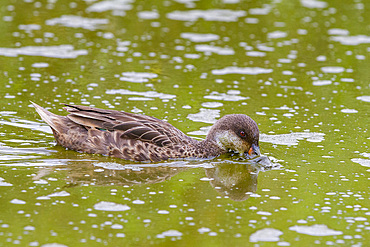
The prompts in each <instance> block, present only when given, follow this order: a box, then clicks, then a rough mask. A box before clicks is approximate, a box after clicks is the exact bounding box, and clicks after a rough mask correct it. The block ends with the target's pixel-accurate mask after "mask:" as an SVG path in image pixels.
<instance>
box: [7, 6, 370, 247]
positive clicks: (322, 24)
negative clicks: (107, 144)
mask: <svg viewBox="0 0 370 247" xmlns="http://www.w3.org/2000/svg"><path fill="white" fill-rule="evenodd" d="M369 9H370V8H369V3H368V2H367V1H364V0H344V1H321V0H320V1H319V0H296V1H284V0H273V1H239V0H217V1H216V0H215V1H193V0H176V1H172V0H171V1H170V0H165V1H149V2H148V1H134V0H106V1H97V0H85V1H70V0H63V1H57V0H48V1H46V0H40V1H35V0H23V1H22V0H19V1H18V0H2V1H1V3H0V13H1V15H0V17H1V20H0V26H1V30H2V35H1V36H0V64H1V67H0V83H1V87H0V88H1V89H0V92H1V98H2V100H1V101H0V124H1V125H0V153H1V156H0V205H1V210H0V246H45V247H46V246H58V247H62V246H148V245H161V246H225V245H230V246H254V245H255V246H271V245H272V246H298V245H299V246H313V245H317V246H322V245H339V246H341V245H343V246H366V245H367V244H368V243H369V242H370V176H369V175H370V151H369V150H370V149H369V142H370V133H369V131H368V127H369V126H370V125H369V122H370V117H369V110H370V70H369V68H370V62H369V52H370V45H369V44H370V36H369V33H370V22H369V15H370V13H369ZM30 101H34V102H35V103H37V104H40V105H41V106H44V107H47V108H48V109H49V110H50V111H52V112H54V113H57V114H65V112H64V111H63V110H62V107H61V105H60V103H63V102H64V103H73V104H82V105H88V106H95V107H99V108H104V109H115V110H123V111H127V112H134V113H139V114H145V115H151V116H155V117H157V118H159V119H164V120H166V121H168V122H169V123H171V124H173V125H174V126H175V127H177V128H179V129H180V130H182V131H183V132H185V133H187V134H188V135H190V136H192V137H194V138H197V139H203V138H205V135H206V133H207V131H208V129H209V127H210V126H211V125H212V124H213V123H214V122H215V121H216V120H217V119H219V118H220V117H221V116H223V115H225V114H232V113H243V114H247V115H249V116H250V117H252V118H253V119H254V120H255V121H256V122H257V123H258V126H259V129H260V132H261V140H260V141H261V143H260V147H261V152H262V155H263V157H264V159H270V160H271V163H272V165H270V166H265V165H264V163H263V162H262V164H261V163H253V162H251V161H243V160H240V159H238V158H237V157H235V156H234V157H231V156H227V155H226V156H222V157H218V158H216V159H213V160H208V161H181V160H180V161H169V162H164V163H156V164H148V163H145V164H139V163H130V162H127V161H123V160H119V159H114V158H109V157H104V156H100V155H91V154H82V153H77V152H74V151H70V150H65V149H64V148H62V147H60V146H56V144H55V141H54V138H53V135H52V134H51V131H50V129H49V127H48V126H47V125H46V123H44V122H42V121H41V119H40V117H39V116H38V115H37V113H36V112H35V110H34V109H33V107H32V106H31V104H30ZM266 157H268V158H266Z"/></svg>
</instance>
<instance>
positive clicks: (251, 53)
mask: <svg viewBox="0 0 370 247" xmlns="http://www.w3.org/2000/svg"><path fill="white" fill-rule="evenodd" d="M245 55H247V56H250V57H264V56H266V52H262V51H247V52H246V53H245Z"/></svg>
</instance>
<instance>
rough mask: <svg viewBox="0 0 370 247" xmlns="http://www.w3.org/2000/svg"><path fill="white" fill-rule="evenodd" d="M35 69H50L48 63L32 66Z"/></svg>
mask: <svg viewBox="0 0 370 247" xmlns="http://www.w3.org/2000/svg"><path fill="white" fill-rule="evenodd" d="M32 67H33V68H47V67H49V64H48V63H34V64H32Z"/></svg>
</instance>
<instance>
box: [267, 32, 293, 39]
mask: <svg viewBox="0 0 370 247" xmlns="http://www.w3.org/2000/svg"><path fill="white" fill-rule="evenodd" d="M286 36H288V34H287V33H286V32H282V31H274V32H270V33H268V34H267V37H268V38H269V39H280V38H285V37H286Z"/></svg>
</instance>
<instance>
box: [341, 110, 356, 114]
mask: <svg viewBox="0 0 370 247" xmlns="http://www.w3.org/2000/svg"><path fill="white" fill-rule="evenodd" d="M340 111H341V112H343V113H357V112H358V111H357V110H355V109H342V110H340Z"/></svg>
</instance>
